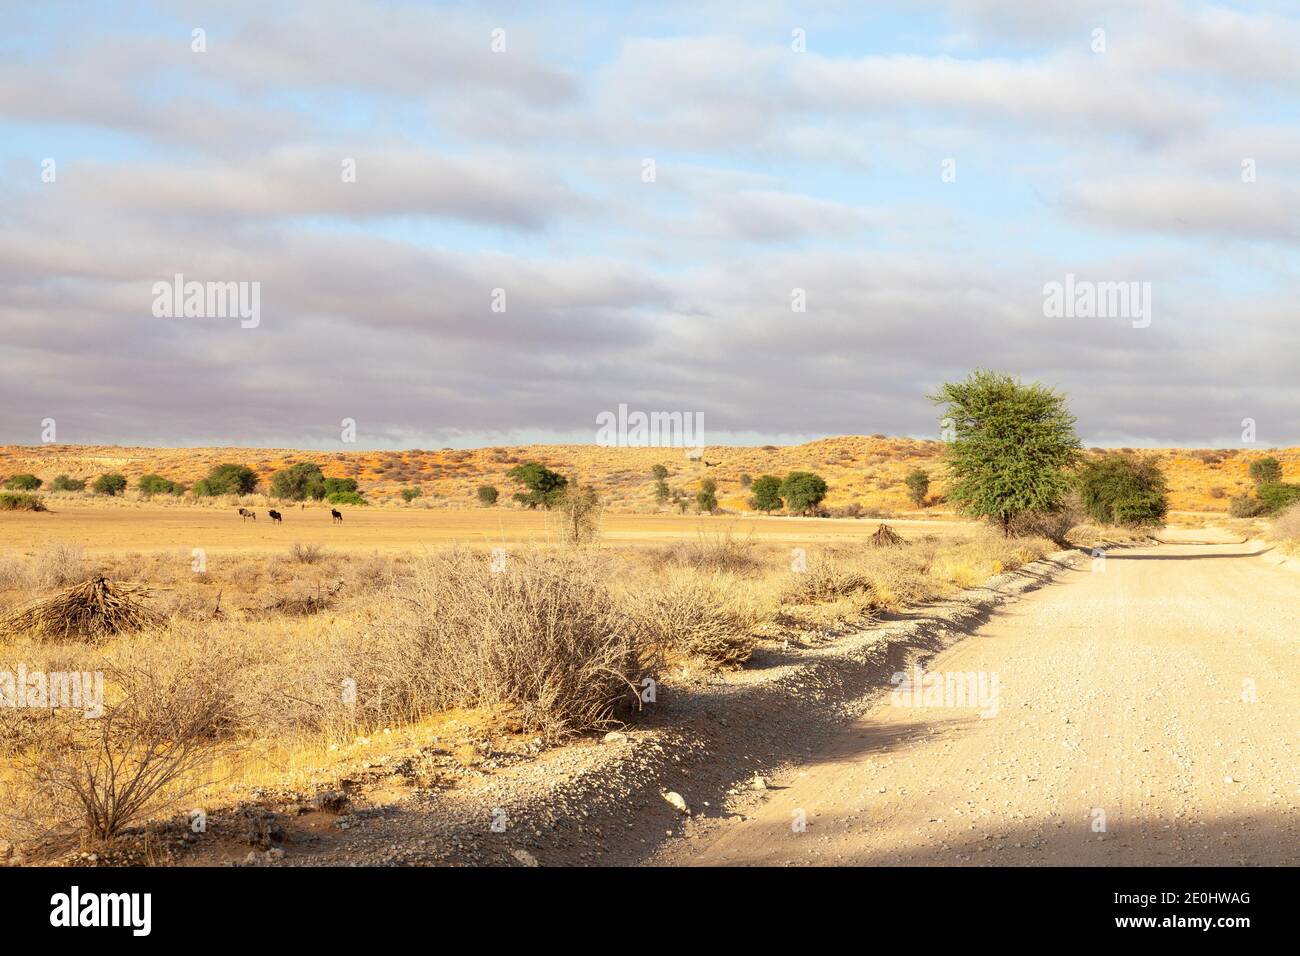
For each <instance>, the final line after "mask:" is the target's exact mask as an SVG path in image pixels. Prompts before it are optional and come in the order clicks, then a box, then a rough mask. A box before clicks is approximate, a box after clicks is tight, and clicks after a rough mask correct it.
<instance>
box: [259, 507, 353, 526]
mask: <svg viewBox="0 0 1300 956" xmlns="http://www.w3.org/2000/svg"><path fill="white" fill-rule="evenodd" d="M306 507H307V506H306V505H303V508H304V510H305V509H306ZM267 514H268V515H270V517H271V523H272V524H282V523H283V522H284V515H282V514H280V512H278V511H268V512H267ZM239 517H240V518H242V519H243V520H244V521H247V520H248V519H249V518H252V519H253V520H254V521H256V520H257V512H256V511H253V510H251V509H249V508H240V509H239ZM330 522H331V523H332V524H342V523H343V512H341V511H339V509H338V508H331V509H330Z"/></svg>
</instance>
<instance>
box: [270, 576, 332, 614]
mask: <svg viewBox="0 0 1300 956" xmlns="http://www.w3.org/2000/svg"><path fill="white" fill-rule="evenodd" d="M342 588H343V582H342V581H340V582H339V583H338V584H336V585H334V587H332V588H330V589H329V590H328V591H325V590H322V589H321V588H320V587H319V586H317V588H316V593H315V594H306V595H284V596H281V597H278V598H276V599H275V600H274V601H272V602H271V604H270V605H269V606H268V607H265V608H263V609H262V611H263V613H265V614H289V615H292V616H295V617H308V616H310V615H312V614H319V613H320V612H321V611H324V610H328V609H329V608H330V607H331V606H332V605H333V604H334V596H335V595H336V594H338V593H339V591H340V590H342Z"/></svg>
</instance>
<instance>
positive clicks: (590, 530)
mask: <svg viewBox="0 0 1300 956" xmlns="http://www.w3.org/2000/svg"><path fill="white" fill-rule="evenodd" d="M602 511H603V506H602V504H601V501H600V495H599V494H598V493H597V492H596V489H595V488H592V487H590V486H585V485H584V486H579V485H576V484H574V485H570V486H569V487H568V488H567V489H566V490H565V493H564V497H563V498H562V499H560V503H559V505H558V506H557V507H556V508H555V510H554V511H553V512H551V520H552V522H553V523H554V526H555V531H556V534H557V535H558V536H559V538H560V541H561V542H562V543H564V544H567V545H570V546H573V547H585V546H586V545H590V544H594V543H595V541H596V539H597V538H598V537H599V536H600V516H601V513H602Z"/></svg>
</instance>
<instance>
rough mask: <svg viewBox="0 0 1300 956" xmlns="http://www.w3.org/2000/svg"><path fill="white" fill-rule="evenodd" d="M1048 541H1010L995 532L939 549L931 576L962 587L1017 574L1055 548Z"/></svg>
mask: <svg viewBox="0 0 1300 956" xmlns="http://www.w3.org/2000/svg"><path fill="white" fill-rule="evenodd" d="M1055 547H1056V546H1055V544H1054V543H1053V542H1051V541H1048V540H1047V539H1045V538H1007V537H1004V536H1003V535H1002V534H1001V533H999V532H997V531H994V530H987V531H985V532H984V533H983V534H979V535H975V536H974V537H971V538H967V539H963V540H960V541H955V542H953V543H952V544H950V545H947V546H945V547H943V548H940V549H938V550H937V551H936V552H935V555H934V562H933V566H932V568H931V573H932V574H933V575H934V576H935V578H937V579H938V580H940V581H943V582H946V583H949V584H952V585H954V586H956V587H959V588H969V587H974V586H975V585H977V584H982V583H983V582H984V581H987V580H988V579H989V578H991V577H993V576H994V575H998V574H1002V573H1004V572H1006V571H1014V570H1015V569H1016V568H1019V567H1021V566H1023V565H1025V564H1028V563H1029V562H1031V561H1036V560H1038V559H1039V558H1041V557H1043V556H1044V555H1047V554H1050V553H1051V552H1052V551H1053V550H1054V549H1055Z"/></svg>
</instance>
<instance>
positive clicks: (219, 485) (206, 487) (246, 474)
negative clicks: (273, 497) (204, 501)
mask: <svg viewBox="0 0 1300 956" xmlns="http://www.w3.org/2000/svg"><path fill="white" fill-rule="evenodd" d="M256 487H257V472H255V471H253V469H251V468H249V467H248V466H247V465H231V464H226V465H217V466H216V467H215V468H213V469H212V470H211V471H209V472H208V476H207V477H206V478H201V479H199V480H198V481H196V482H195V483H194V487H193V488H191V489H190V494H192V495H194V497H196V498H205V497H216V496H217V495H248V494H252V493H253V489H254V488H256Z"/></svg>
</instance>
